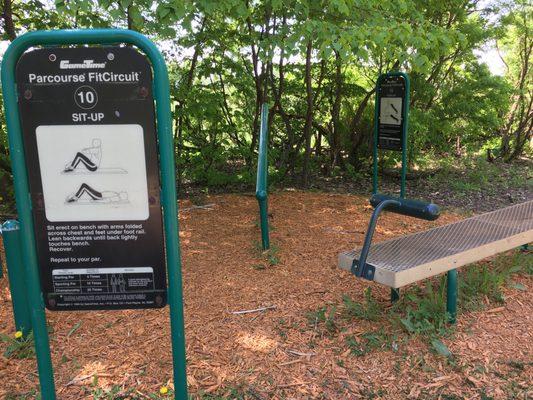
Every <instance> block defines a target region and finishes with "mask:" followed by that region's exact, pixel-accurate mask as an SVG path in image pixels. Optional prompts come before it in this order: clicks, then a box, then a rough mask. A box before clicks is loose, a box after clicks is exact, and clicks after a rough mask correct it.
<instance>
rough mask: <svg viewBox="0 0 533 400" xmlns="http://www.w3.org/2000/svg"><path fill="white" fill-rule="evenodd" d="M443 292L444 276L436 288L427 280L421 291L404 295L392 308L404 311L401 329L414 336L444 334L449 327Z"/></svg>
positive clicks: (444, 288)
mask: <svg viewBox="0 0 533 400" xmlns="http://www.w3.org/2000/svg"><path fill="white" fill-rule="evenodd" d="M445 291H446V285H445V276H442V277H441V279H440V284H439V285H438V287H437V288H434V287H433V284H432V283H431V281H430V280H428V281H426V285H425V288H424V289H423V290H421V289H419V288H416V289H415V290H413V291H409V292H407V293H405V294H404V295H403V297H401V298H400V301H399V302H398V303H397V305H396V306H395V307H394V308H395V309H396V310H400V309H405V313H404V316H403V317H402V318H400V323H401V325H402V326H403V328H404V329H405V330H406V331H407V332H408V333H410V334H415V335H423V336H433V335H443V334H446V333H447V332H448V329H449V327H448V326H447V321H448V315H447V314H446V312H445V309H446V294H445Z"/></svg>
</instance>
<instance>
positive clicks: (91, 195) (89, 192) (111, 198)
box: [65, 183, 128, 204]
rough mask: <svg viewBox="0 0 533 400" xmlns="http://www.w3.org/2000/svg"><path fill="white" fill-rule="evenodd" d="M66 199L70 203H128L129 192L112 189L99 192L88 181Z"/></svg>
mask: <svg viewBox="0 0 533 400" xmlns="http://www.w3.org/2000/svg"><path fill="white" fill-rule="evenodd" d="M65 201H66V202H67V203H68V204H73V203H76V204H108V203H114V204H126V203H127V202H128V193H127V192H115V191H112V190H104V191H101V192H99V191H98V190H96V189H94V188H92V187H91V186H89V185H87V184H86V183H82V184H81V186H80V188H79V189H78V190H77V191H76V193H71V194H70V195H68V196H67V198H66V200H65Z"/></svg>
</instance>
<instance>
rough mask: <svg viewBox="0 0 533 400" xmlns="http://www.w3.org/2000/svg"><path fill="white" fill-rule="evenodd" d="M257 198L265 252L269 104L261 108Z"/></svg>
mask: <svg viewBox="0 0 533 400" xmlns="http://www.w3.org/2000/svg"><path fill="white" fill-rule="evenodd" d="M255 197H256V198H257V201H258V203H259V218H260V221H261V244H262V246H263V250H267V249H269V248H270V237H269V228H268V104H267V103H263V105H262V106H261V129H260V131H259V156H258V160H257V182H256V185H255Z"/></svg>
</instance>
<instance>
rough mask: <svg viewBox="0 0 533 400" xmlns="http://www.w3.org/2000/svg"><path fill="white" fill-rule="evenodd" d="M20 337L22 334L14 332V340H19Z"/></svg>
mask: <svg viewBox="0 0 533 400" xmlns="http://www.w3.org/2000/svg"><path fill="white" fill-rule="evenodd" d="M21 337H22V332H21V331H16V332H15V339H20V338H21Z"/></svg>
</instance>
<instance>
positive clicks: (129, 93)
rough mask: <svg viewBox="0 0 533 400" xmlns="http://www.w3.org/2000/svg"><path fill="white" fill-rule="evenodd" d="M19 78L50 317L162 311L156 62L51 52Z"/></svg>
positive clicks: (29, 57)
mask: <svg viewBox="0 0 533 400" xmlns="http://www.w3.org/2000/svg"><path fill="white" fill-rule="evenodd" d="M16 79H17V90H18V105H19V111H20V118H21V124H22V129H23V139H24V151H25V155H26V164H27V165H26V167H27V171H28V178H29V185H30V196H31V201H32V205H33V210H32V212H33V220H34V227H35V238H36V242H37V255H38V261H39V268H40V277H41V286H42V290H43V295H44V300H45V304H46V307H47V308H48V309H50V310H82V309H84V310H88V309H122V308H157V307H163V306H164V305H165V304H166V286H167V285H166V268H165V254H164V247H163V246H164V240H163V228H162V215H161V204H160V183H159V167H158V152H157V138H156V129H155V120H154V99H153V94H152V72H151V67H150V64H149V62H148V60H147V58H146V57H145V56H144V55H142V54H141V53H139V52H137V51H136V50H134V49H133V48H131V47H75V48H67V47H63V48H61V47H54V48H43V49H38V50H33V51H30V52H27V53H25V54H24V55H23V56H22V57H21V58H20V60H19V62H18V64H17V69H16Z"/></svg>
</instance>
